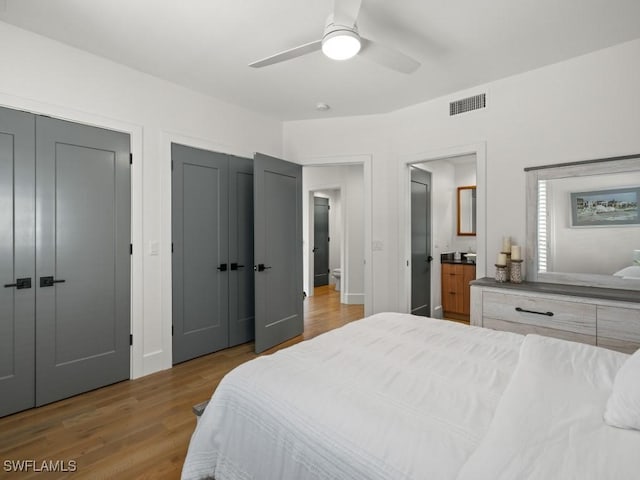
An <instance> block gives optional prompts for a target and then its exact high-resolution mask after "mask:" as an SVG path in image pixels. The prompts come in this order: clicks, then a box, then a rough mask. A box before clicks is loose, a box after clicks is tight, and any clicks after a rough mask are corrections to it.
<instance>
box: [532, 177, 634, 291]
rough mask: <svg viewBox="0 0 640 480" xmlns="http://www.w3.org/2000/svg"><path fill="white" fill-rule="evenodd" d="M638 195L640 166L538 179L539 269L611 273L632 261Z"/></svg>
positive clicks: (600, 273)
mask: <svg viewBox="0 0 640 480" xmlns="http://www.w3.org/2000/svg"><path fill="white" fill-rule="evenodd" d="M639 199H640V171H629V172H620V173H611V174H603V173H600V174H597V175H583V176H572V177H565V178H551V179H545V180H539V181H538V229H537V230H538V242H537V243H538V245H537V247H538V271H540V272H571V273H584V274H599V275H608V276H615V275H616V273H617V272H619V271H621V270H623V269H625V268H626V267H629V266H631V265H633V262H634V252H636V251H637V250H638V249H640V215H639V210H638V200H639ZM639 280H640V277H639Z"/></svg>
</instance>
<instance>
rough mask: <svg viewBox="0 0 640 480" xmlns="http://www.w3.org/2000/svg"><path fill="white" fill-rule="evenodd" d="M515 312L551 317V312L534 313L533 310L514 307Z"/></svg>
mask: <svg viewBox="0 0 640 480" xmlns="http://www.w3.org/2000/svg"><path fill="white" fill-rule="evenodd" d="M516 312H524V313H535V314H536V315H546V316H547V317H553V312H536V311H535V310H525V309H524V308H520V307H516Z"/></svg>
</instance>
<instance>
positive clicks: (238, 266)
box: [231, 262, 244, 270]
mask: <svg viewBox="0 0 640 480" xmlns="http://www.w3.org/2000/svg"><path fill="white" fill-rule="evenodd" d="M241 268H244V265H238V264H237V263H235V262H234V263H232V264H231V270H240V269H241Z"/></svg>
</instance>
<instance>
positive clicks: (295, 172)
mask: <svg viewBox="0 0 640 480" xmlns="http://www.w3.org/2000/svg"><path fill="white" fill-rule="evenodd" d="M253 169H254V173H253V175H254V177H253V178H254V199H255V202H254V203H255V207H254V218H255V220H254V229H255V238H254V249H255V261H256V262H257V265H256V277H255V288H256V320H255V321H256V343H255V349H256V352H262V351H264V350H266V349H268V348H270V347H272V346H274V345H277V344H279V343H282V342H284V341H285V340H288V339H290V338H292V337H295V336H296V335H300V334H301V333H302V331H303V329H304V320H303V312H302V300H303V298H302V166H301V165H297V164H294V163H290V162H285V161H284V160H279V159H277V158H273V157H268V156H266V155H262V154H260V153H256V154H255V156H254V163H253Z"/></svg>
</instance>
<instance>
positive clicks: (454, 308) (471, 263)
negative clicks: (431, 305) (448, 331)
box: [440, 253, 476, 322]
mask: <svg viewBox="0 0 640 480" xmlns="http://www.w3.org/2000/svg"><path fill="white" fill-rule="evenodd" d="M440 264H441V279H442V310H443V317H444V318H449V319H454V320H462V321H465V322H468V321H469V315H470V312H471V308H470V306H471V300H470V298H471V295H470V290H469V284H470V283H471V281H472V280H474V279H475V278H476V263H475V256H472V255H469V256H467V254H466V253H459V254H457V255H456V254H454V253H444V254H442V255H441V256H440Z"/></svg>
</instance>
